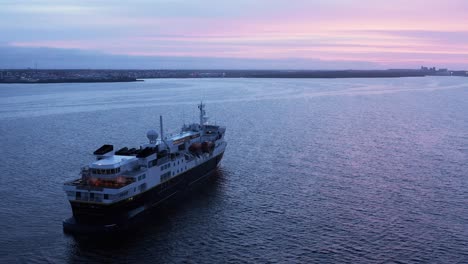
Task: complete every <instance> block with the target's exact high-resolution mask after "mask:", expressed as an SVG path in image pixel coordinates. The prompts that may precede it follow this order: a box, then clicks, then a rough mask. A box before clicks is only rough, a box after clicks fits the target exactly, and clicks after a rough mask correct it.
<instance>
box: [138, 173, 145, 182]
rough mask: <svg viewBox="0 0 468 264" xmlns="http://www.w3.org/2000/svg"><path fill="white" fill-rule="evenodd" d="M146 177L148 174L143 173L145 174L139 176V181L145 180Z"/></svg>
mask: <svg viewBox="0 0 468 264" xmlns="http://www.w3.org/2000/svg"><path fill="white" fill-rule="evenodd" d="M144 178H146V174H143V175H140V176H138V180H139V181H141V180H143V179H144Z"/></svg>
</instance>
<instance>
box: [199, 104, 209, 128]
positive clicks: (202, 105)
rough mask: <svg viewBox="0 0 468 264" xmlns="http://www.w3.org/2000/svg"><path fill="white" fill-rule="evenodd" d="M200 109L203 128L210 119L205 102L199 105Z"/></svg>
mask: <svg viewBox="0 0 468 264" xmlns="http://www.w3.org/2000/svg"><path fill="white" fill-rule="evenodd" d="M198 109H200V126H203V125H205V124H206V122H207V121H208V117H207V116H206V112H205V104H204V103H203V101H201V102H200V104H199V105H198Z"/></svg>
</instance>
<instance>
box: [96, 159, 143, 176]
mask: <svg viewBox="0 0 468 264" xmlns="http://www.w3.org/2000/svg"><path fill="white" fill-rule="evenodd" d="M137 160H138V159H137V158H136V157H134V156H120V155H112V156H109V157H107V158H104V159H100V160H97V161H95V162H93V163H91V164H90V165H89V169H90V170H91V173H92V174H101V175H112V174H116V173H119V172H120V170H121V167H124V166H125V165H127V164H131V163H134V162H137Z"/></svg>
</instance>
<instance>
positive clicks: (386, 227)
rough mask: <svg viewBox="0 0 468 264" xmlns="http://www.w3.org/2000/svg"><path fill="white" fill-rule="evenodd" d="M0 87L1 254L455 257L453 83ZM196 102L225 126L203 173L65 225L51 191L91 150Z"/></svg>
mask: <svg viewBox="0 0 468 264" xmlns="http://www.w3.org/2000/svg"><path fill="white" fill-rule="evenodd" d="M1 88H2V89H1V91H0V135H1V137H0V146H1V151H2V162H1V163H0V171H2V173H3V175H2V177H0V199H1V201H2V203H1V204H0V263H17V262H24V263H31V262H38V263H41V262H58V263H63V262H76V263H96V262H98V263H99V262H112V263H147V262H150V263H152V262H158V263H179V262H194V263H207V262H208V263H225V262H235V263H245V262H247V263H266V262H272V263H278V262H280V263H343V262H345V263H384V262H400V263H411V262H422V263H468V255H466V253H465V252H466V248H467V247H468V236H467V233H466V227H467V226H468V219H467V216H468V207H467V206H466V197H467V190H468V182H467V181H466V179H467V178H466V175H468V166H467V165H466V164H468V149H467V145H468V143H467V137H466V131H468V119H467V118H468V115H466V113H468V104H467V103H466V102H467V101H468V92H467V91H468V84H467V83H466V78H462V77H424V78H400V79H346V80H343V79H327V80H320V79H228V78H226V79H221V78H219V79H177V80H176V79H173V80H170V79H168V80H146V81H144V82H139V83H112V84H110V83H109V84H44V85H34V84H28V85H26V84H15V85H8V84H4V85H3V86H2V87H1ZM201 99H203V102H205V103H206V104H207V107H208V113H209V115H210V117H211V119H210V120H211V122H213V124H222V125H225V126H226V127H227V130H226V131H227V133H226V135H225V137H226V139H225V140H226V142H229V145H228V147H227V148H226V151H225V154H224V156H223V159H222V161H221V162H220V164H219V167H218V171H217V174H218V177H214V178H213V179H214V181H212V182H210V183H208V184H201V186H200V187H201V188H199V189H198V190H197V191H194V192H192V193H190V195H187V196H185V197H184V198H183V199H182V200H180V201H177V202H175V203H173V204H172V205H171V206H166V208H162V209H158V210H156V211H155V212H152V211H151V214H150V215H146V216H144V217H143V218H142V221H141V222H138V223H137V224H136V225H135V228H131V229H129V230H128V232H124V234H123V235H117V236H111V237H100V236H97V237H96V236H95V237H93V236H84V237H83V236H71V235H68V234H64V232H63V229H62V221H63V220H64V219H66V218H68V217H70V216H71V215H72V210H71V209H70V204H69V201H67V195H65V194H64V192H63V191H62V185H63V183H64V182H68V181H73V180H75V179H77V178H78V177H79V173H80V169H79V168H80V167H82V166H83V165H86V164H87V162H88V161H91V160H92V159H93V158H94V157H93V155H92V151H93V150H95V149H97V148H99V147H100V146H102V145H103V144H109V143H110V144H113V145H114V146H120V147H122V146H135V145H136V146H138V145H139V144H141V143H146V142H148V141H147V139H146V137H145V132H146V131H147V130H148V129H149V128H155V129H157V128H158V122H159V115H163V116H164V121H165V126H164V127H166V128H177V127H179V125H181V123H186V124H188V123H189V122H190V121H193V120H196V119H197V118H196V108H195V114H192V113H194V111H193V109H194V105H196V104H198V103H199V102H200V100H201ZM164 132H166V134H167V135H169V132H174V131H164ZM123 151H124V152H125V150H123ZM112 172H113V171H112V168H111V173H112ZM114 172H115V171H114ZM94 184H96V182H94ZM101 184H103V185H106V186H107V184H109V183H108V182H99V184H98V185H101ZM112 184H114V183H112ZM121 184H124V183H121ZM75 197H76V196H75ZM80 198H81V197H80ZM83 198H84V197H83ZM88 198H89V197H88ZM94 198H95V197H94Z"/></svg>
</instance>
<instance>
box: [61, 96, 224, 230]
mask: <svg viewBox="0 0 468 264" xmlns="http://www.w3.org/2000/svg"><path fill="white" fill-rule="evenodd" d="M198 108H199V111H200V121H199V123H193V124H189V125H185V124H184V125H183V126H182V129H181V131H180V133H177V134H175V135H171V136H168V137H166V136H164V133H163V119H162V116H160V133H159V134H158V133H157V132H156V131H155V130H149V131H148V132H147V138H148V143H146V144H143V145H141V146H139V147H138V148H128V147H123V148H120V149H118V150H114V146H113V145H103V146H102V147H100V148H99V149H97V150H96V151H94V156H95V158H96V160H95V161H94V162H92V163H90V164H89V165H87V166H84V167H82V168H81V171H80V178H79V179H75V180H72V181H68V182H65V183H64V185H63V189H64V191H65V192H66V195H67V198H68V200H69V202H70V204H71V208H72V211H73V216H72V217H71V218H69V219H67V220H65V221H63V228H64V231H65V232H71V233H80V232H83V233H87V232H100V231H104V232H108V231H109V232H110V231H114V230H119V229H120V228H121V227H123V226H126V225H127V224H128V223H129V220H131V219H133V218H135V217H136V216H138V215H140V214H142V213H143V212H145V211H147V210H149V209H151V208H154V207H157V206H158V205H160V204H162V203H163V202H165V201H167V200H170V199H171V198H172V197H174V196H176V195H177V194H178V193H179V192H183V191H185V190H187V189H189V188H190V187H191V185H193V184H194V183H196V182H198V181H201V180H202V179H205V178H208V177H209V176H210V175H211V173H210V172H212V171H214V170H215V169H216V168H217V166H218V164H219V162H220V161H221V159H222V157H223V154H224V151H225V149H226V146H227V142H226V141H225V140H224V134H225V131H226V128H225V127H223V126H217V125H213V124H209V122H208V117H207V116H206V112H205V104H203V102H202V103H200V104H199V105H198Z"/></svg>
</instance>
